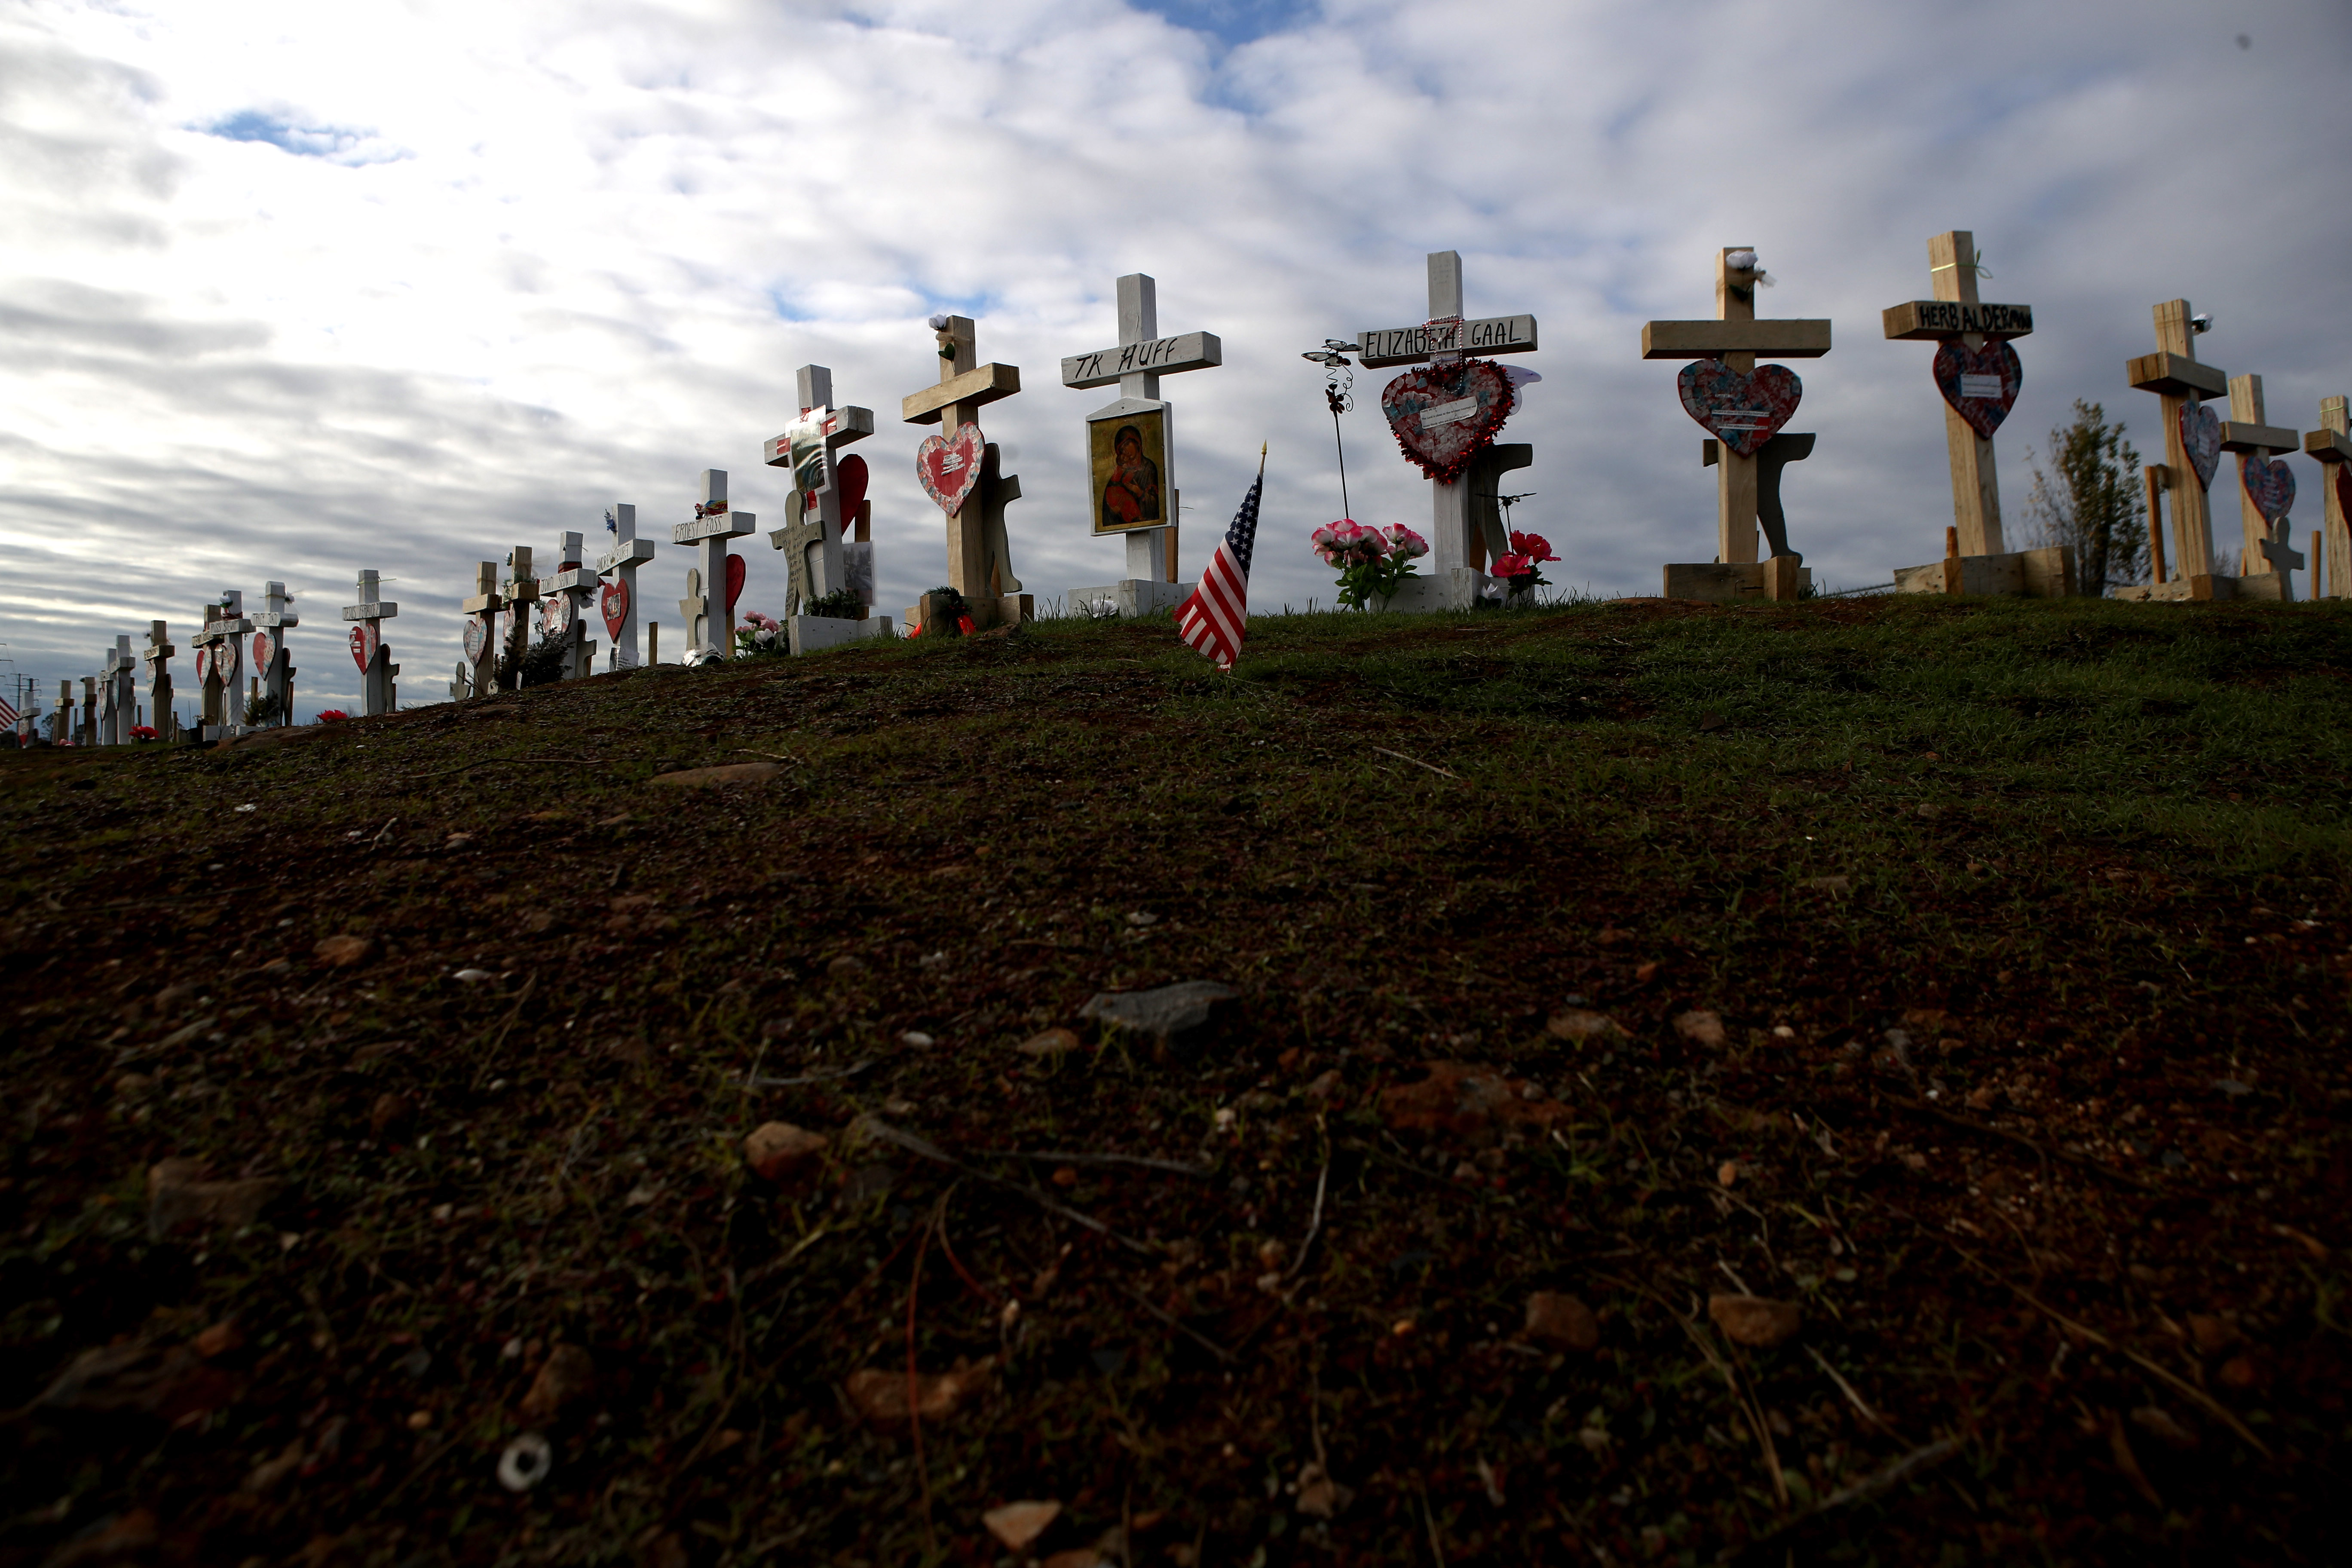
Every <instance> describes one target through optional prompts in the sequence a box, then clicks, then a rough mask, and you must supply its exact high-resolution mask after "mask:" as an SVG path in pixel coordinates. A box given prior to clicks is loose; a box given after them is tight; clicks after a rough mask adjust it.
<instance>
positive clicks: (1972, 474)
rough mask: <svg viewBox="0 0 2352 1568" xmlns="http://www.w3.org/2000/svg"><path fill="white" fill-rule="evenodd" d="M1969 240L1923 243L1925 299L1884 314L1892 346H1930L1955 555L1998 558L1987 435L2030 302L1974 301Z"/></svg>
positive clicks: (1996, 425) (2014, 362)
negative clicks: (1946, 453)
mask: <svg viewBox="0 0 2352 1568" xmlns="http://www.w3.org/2000/svg"><path fill="white" fill-rule="evenodd" d="M1979 270H1980V268H1979V267H1978V265H1977V244H1976V236H1975V235H1973V234H1971V233H1969V231H1968V230H1967V229H1964V228H1956V229H1952V230H1949V231H1948V232H1947V233H1944V234H1939V235H1937V236H1936V237H1934V238H1933V239H1930V240H1929V241H1928V242H1927V282H1928V288H1929V289H1930V291H1931V292H1933V293H1934V294H1935V296H1936V297H1935V298H1934V299H1932V300H1907V301H1906V302H1905V303H1903V304H1900V305H1892V306H1889V307H1888V308H1887V309H1886V310H1885V311H1884V312H1882V315H1883V318H1884V320H1885V329H1886V335H1887V336H1888V337H1889V338H1891V339H1893V340H1895V341H1896V342H1933V343H1934V344H1935V345H1936V359H1935V363H1934V365H1933V366H1932V367H1931V368H1932V370H1933V372H1934V374H1935V378H1936V390H1937V391H1938V392H1940V393H1942V394H1943V395H1944V438H1945V445H1946V446H1947V447H1948V448H1949V450H1950V453H1951V460H1952V521H1953V524H1954V525H1955V526H1956V527H1957V528H1958V530H1959V535H1960V553H1961V554H1962V555H1964V556H1967V555H2004V554H2007V553H2008V549H2009V547H2008V545H2007V544H2006V542H2004V541H2003V540H2002V537H2001V527H2000V482H1999V479H1998V478H1997V476H1996V475H1995V473H1994V469H1993V452H1992V433H1993V432H1994V431H1996V430H1998V429H2000V424H2001V421H2002V420H2004V419H2006V418H2008V417H2009V411H2010V409H2011V407H2013V406H2015V405H2016V403H2017V393H2018V388H2019V387H2020V386H2021V384H2023V382H2024V379H2025V371H2024V367H2023V366H2022V365H2021V364H2020V363H2018V358H2017V351H2016V350H2015V349H2013V348H2011V347H2010V340H2011V339H2012V338H2021V337H2023V336H2025V335H2026V334H2027V333H2029V332H2031V331H2033V307H2032V306H2031V305H1989V304H1986V303H1984V302H1983V301H1982V300H1979V299H1978V298H1977V274H1978V272H1979Z"/></svg>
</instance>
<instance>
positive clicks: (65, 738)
mask: <svg viewBox="0 0 2352 1568" xmlns="http://www.w3.org/2000/svg"><path fill="white" fill-rule="evenodd" d="M73 730H74V700H73V682H72V681H70V680H60V681H58V706H57V710H56V711H54V712H52V713H51V714H50V715H49V741H50V743H51V744H53V745H58V746H70V745H72V744H73Z"/></svg>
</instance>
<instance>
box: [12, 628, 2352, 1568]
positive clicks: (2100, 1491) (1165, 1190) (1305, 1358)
mask: <svg viewBox="0 0 2352 1568" xmlns="http://www.w3.org/2000/svg"><path fill="white" fill-rule="evenodd" d="M2347 674H2352V611H2347V609H2346V608H2344V607H2340V606H2335V605H2319V606H2308V605H2305V606H2290V607H2281V606H2260V605H2243V606H2238V605H2221V606H2170V605H2145V606H2143V605H2113V604H2022V603H2020V604H1979V603H1964V602H1946V601H1940V600H1937V601H1916V602H1904V603H1896V602H1892V601H1885V600H1876V601H1857V602H1816V603H1811V604H1807V605H1790V606H1764V607H1754V608H1741V609H1736V610H1734V609H1717V608H1701V607H1696V606H1689V605H1661V604H1640V603H1633V604H1614V605H1592V606H1584V607H1580V608H1574V609H1569V610H1561V611H1553V612H1541V613H1528V614H1512V615H1508V616H1504V615H1486V616H1477V617H1475V618H1444V617H1438V618H1429V619H1414V620H1403V619H1387V618H1375V617H1345V616H1308V617H1295V618H1286V619H1272V620H1262V621H1259V622H1257V623H1256V624H1255V626H1253V628H1252V636H1251V640H1250V650H1249V655H1248V657H1247V658H1245V660H1244V663H1243V665H1242V667H1241V668H1240V670H1239V672H1238V673H1237V674H1236V675H1235V676H1234V677H1231V678H1226V677H1221V676H1218V675H1216V674H1214V673H1213V672H1212V671H1211V670H1210V669H1209V668H1208V667H1207V666H1206V665H1205V664H1204V663H1203V662H1202V660H1200V659H1199V658H1196V657H1195V656H1193V655H1192V653H1191V652H1190V651H1189V650H1186V649H1184V648H1182V647H1179V646H1177V645H1176V644H1175V642H1174V640H1173V637H1172V635H1171V631H1170V630H1169V628H1168V626H1166V624H1165V623H1164V622H1163V623H1160V624H1157V625H1150V624H1138V625H1114V626H1103V625H1083V624H1071V625H1064V624H1047V625H1044V626H1036V627H1031V628H1025V629H1023V630H1021V631H1018V632H1015V633H1013V634H1010V635H992V636H989V637H980V638H976V639H971V640H969V641H963V642H950V643H945V644H940V645H937V646H930V647H925V646H920V645H908V644H899V645H896V646H891V647H875V648H865V649H858V650H853V651H845V652H840V653H835V654H828V655H824V656H819V657H815V658H806V659H801V660H795V661H763V662H759V663H754V664H741V665H736V666H732V667H728V668H720V669H714V670H691V671H689V670H685V669H679V668H662V669H657V670H650V671H640V672H635V673H632V674H629V675H625V676H617V677H604V678H600V679H593V680H589V681H583V682H579V683H576V684H571V685H565V686H562V687H557V688H542V689H533V690H530V691H528V692H524V693H520V694H510V695H504V696H500V697H497V698H494V699H491V700H488V701H484V702H481V703H478V704H473V705H468V706H465V707H439V708H433V709H427V710H416V711H413V712H408V713H404V714H400V715H397V716H394V717H391V718H387V719H383V720H374V721H353V722H348V723H343V724H338V725H334V726H331V727H329V728H327V729H324V730H314V731H297V732H292V733H291V735H290V738H284V739H275V740H269V741H265V742H244V743H240V744H237V745H236V746H232V747H228V748H223V749H214V750H204V749H195V748H184V749H177V750H163V749H157V748H137V749H131V750H126V751H118V752H81V753H71V752H35V753H26V754H17V755H11V756H9V757H8V758H6V759H5V762H0V845H5V867H6V871H5V878H6V889H5V901H0V910H5V914H0V920H5V947H6V951H7V952H8V953H9V954H10V955H11V958H10V962H9V967H8V985H7V991H6V995H5V1004H0V1005H5V1009H6V1010H5V1014H4V1015H0V1017H4V1018H5V1031H6V1032H5V1038H6V1039H7V1041H8V1047H7V1053H6V1057H5V1064H6V1082H5V1089H6V1091H7V1098H8V1100H9V1103H10V1108H11V1111H12V1114H11V1115H10V1116H9V1118H8V1119H7V1121H6V1122H5V1129H6V1138H7V1144H6V1160H7V1165H6V1170H5V1175H0V1287H5V1288H0V1312H5V1316H0V1343H5V1351H6V1353H5V1355H0V1382H5V1388H0V1405H7V1406H11V1407H15V1408H16V1414H15V1415H11V1416H10V1417H9V1418H8V1420H7V1423H6V1429H5V1435H0V1478H5V1491H6V1494H7V1496H8V1497H9V1498H10V1499H12V1500H13V1501H12V1503H11V1505H10V1507H11V1508H12V1509H14V1510H19V1511H16V1512H15V1513H14V1514H13V1516H12V1517H11V1518H9V1519H8V1520H6V1521H5V1522H0V1563H40V1562H44V1561H55V1562H60V1563H63V1562H99V1561H155V1562H196V1561H203V1562H224V1563H237V1562H244V1561H258V1562H266V1563H276V1562H285V1561H296V1560H299V1561H303V1562H310V1563H329V1562H336V1563H340V1562H366V1563H385V1564H393V1563H436V1562H443V1561H456V1562H467V1563H476V1562H478V1563H488V1562H507V1561H512V1562H541V1561H545V1562H562V1563H586V1562H643V1563H659V1564H673V1563H748V1562H754V1561H777V1562H823V1563H877V1564H878V1563H915V1562H941V1563H996V1562H999V1561H1004V1562H1025V1561H1028V1560H1030V1559H1045V1560H1048V1561H1050V1562H1052V1563H1054V1565H1055V1568H1074V1565H1075V1564H1078V1563H1085V1562H1089V1561H1094V1560H1096V1558H1097V1556H1098V1557H1099V1558H1100V1559H1101V1560H1102V1561H1105V1562H1118V1563H1124V1562H1129V1561H1131V1562H1132V1563H1155V1564H1157V1563H1175V1564H1181V1563H1215V1564H1243V1563H1286V1562H1294V1561H1295V1562H1302V1563H1326V1562H1330V1563H1375V1562H1381V1563H1386V1562H1393V1563H1430V1562H1436V1561H1443V1562H1444V1563H1453V1564H1458V1563H1474V1562H1492V1563H1522V1562H1583V1563H1592V1562H1601V1561H1613V1562H1633V1561H1648V1560H1651V1559H1653V1558H1655V1559H1657V1560H1662V1561H1673V1562H1683V1563H1696V1562H1702V1561H1714V1560H1716V1559H1717V1557H1718V1555H1720V1554H1723V1553H1727V1552H1735V1553H1743V1552H1744V1553H1745V1556H1744V1559H1743V1560H1745V1561H1750V1562H1756V1563H1763V1562H1771V1563H1781V1562H1785V1561H1790V1560H1791V1559H1792V1557H1793V1560H1795V1561H1800V1562H1810V1561H1822V1562H1857V1563H1859V1562H1870V1561H1877V1562H1884V1563H1977V1562H1985V1563H2014V1562H2019V1561H2026V1560H2032V1561H2046V1562H2055V1563H2074V1562H2095V1561H2137V1562H2145V1561H2150V1560H2154V1559H2156V1558H2157V1557H2158V1556H2162V1557H2165V1558H2168V1559H2169V1558H2176V1557H2178V1558H2193V1559H2197V1560H2200V1561H2241V1560H2242V1561H2246V1562H2265V1563H2276V1562H2286V1561H2323V1560H2328V1559H2330V1558H2340V1556H2341V1554H2342V1552H2343V1551H2344V1542H2343V1540H2342V1536H2341V1530H2342V1525H2341V1522H2340V1521H2341V1517H2342V1510H2341V1505H2340V1498H2339V1500H2338V1502H2337V1503H2336V1504H2330V1503H2328V1502H2327V1501H2326V1498H2327V1497H2328V1496H2330V1495H2336V1488H2337V1487H2338V1486H2340V1477H2341V1475H2342V1473H2343V1471H2344V1469H2345V1468H2346V1462H2347V1458H2352V1455H2347V1441H2346V1439H2347V1425H2346V1423H2347V1415H2346V1409H2345V1403H2344V1390H2345V1386H2346V1371H2347V1354H2346V1350H2347V1346H2346V1338H2345V1334H2346V1312H2347V1305H2346V1286H2347V1270H2346V1267H2345V1262H2344V1253H2343V1250H2342V1247H2343V1244H2344V1243H2345V1242H2346V1241H2347V1240H2352V1237H2347V1234H2346V1232H2345V1229H2344V1224H2343V1215H2344V1213H2345V1212H2346V1207H2347V1202H2352V1160H2348V1159H2347V1156H2352V1139H2347V1135H2346V1133H2345V1131H2344V1130H2343V1127H2342V1124H2341V1123H2342V1110H2343V1105H2344V1102H2345V1100H2346V1098H2347V1093H2352V1083H2347V1068H2346V1061H2347V1043H2352V1041H2347V1037H2352V1026H2347V983H2352V952H2347V949H2352V936H2347V923H2346V922H2347V919H2352V910H2347V900H2346V898H2345V886H2346V872H2347V859H2352V813H2347V789H2352V785H2347V780H2352V722H2347V721H2352V679H2347ZM738 764H770V765H769V766H766V767H756V766H755V767H754V769H753V770H752V771H753V772H755V773H762V774H764V776H760V777H749V778H743V777H739V778H736V779H734V780H733V781H732V782H727V783H722V784H717V785H713V786H709V787H689V786H681V785H679V784H676V783H674V782H661V781H660V775H662V774H665V773H676V772H678V771H681V770H687V769H697V768H703V767H710V766H722V765H738ZM1185 981H1215V982H1222V983H1224V984H1227V985H1229V986H1230V987H1231V988H1233V989H1234V991H1235V992H1236V993H1237V996H1236V997H1235V998H1234V1000H1232V1001H1230V1002H1228V1003H1224V1004H1222V1005H1220V1006H1219V1007H1218V1009H1217V1010H1216V1012H1215V1014H1214V1016H1213V1018H1212V1020H1211V1022H1210V1023H1209V1025H1208V1026H1206V1027H1205V1028H1202V1029H1201V1030H1197V1031H1195V1032H1193V1033H1192V1034H1190V1035H1180V1036H1178V1037H1174V1038H1170V1039H1160V1038H1155V1037H1152V1036H1151V1035H1150V1034H1149V1033H1148V1032H1147V1031H1143V1030H1140V1029H1131V1028H1123V1027H1119V1026H1110V1025H1106V1024H1104V1023H1102V1022H1101V1021H1100V1020H1099V1019H1097V1018H1092V1017H1089V1016H1087V1014H1086V1011H1085V1007H1086V1004H1087V1002H1088V999H1089V998H1090V997H1092V996H1094V995H1096V994H1097V993H1104V992H1129V991H1135V990H1139V989H1145V988H1150V987H1156V986H1160V985H1163V984H1172V983H1177V982H1185ZM1055 1031H1066V1032H1065V1033H1055ZM771 1122H782V1123H789V1124H791V1125H792V1126H793V1127H796V1128H798V1129H801V1130H803V1131H806V1132H809V1133H814V1134H818V1135H821V1136H822V1137H823V1138H824V1143H823V1145H822V1147H821V1148H815V1152H810V1153H807V1154H805V1155H803V1156H802V1157H800V1158H799V1159H798V1160H797V1162H793V1161H792V1160H790V1159H789V1158H788V1156H789V1155H791V1153H792V1152H793V1149H794V1148H797V1147H799V1146H800V1145H797V1144H789V1143H782V1142H775V1140H777V1139H778V1138H779V1137H780V1136H781V1135H778V1134H774V1133H771V1134H770V1135H769V1141H768V1142H762V1143H761V1145H760V1152H762V1153H763V1154H770V1155H773V1156H774V1159H773V1161H772V1164H771V1170H772V1179H771V1177H770V1176H763V1175H761V1174H760V1173H755V1172H754V1171H752V1170H751V1169H749V1168H747V1163H746V1155H745V1150H744V1141H745V1138H746V1135H747V1134H750V1133H751V1132H752V1131H753V1130H754V1129H755V1128H759V1127H761V1126H762V1125H763V1124H766V1123H771ZM806 1142H807V1143H808V1144H809V1146H811V1147H814V1141H813V1140H812V1141H806ZM1539 1293H1549V1294H1542V1295H1539ZM1531 1298H1534V1299H1535V1300H1533V1302H1532V1304H1531ZM1561 1298H1573V1299H1574V1303H1570V1302H1569V1301H1566V1300H1561ZM1718 1298H1721V1300H1718ZM1575 1303H1580V1305H1578V1304H1575ZM1792 1330H1793V1331H1792ZM910 1372H911V1375H912V1377H913V1378H914V1379H915V1382H914V1384H913V1389H914V1393H915V1394H916V1399H915V1401H914V1407H915V1413H916V1415H917V1417H918V1419H917V1420H916V1421H915V1422H913V1423H912V1424H911V1425H910V1424H909V1423H908V1420H907V1415H908V1386H909V1384H908V1379H909V1376H910ZM524 1434H537V1435H538V1436H539V1437H541V1438H543V1439H544V1440H545V1444H546V1447H545V1449H544V1450H543V1451H542V1450H541V1449H540V1448H539V1447H537V1444H536V1441H535V1440H534V1439H532V1438H529V1437H523V1435H524ZM519 1437H522V1441H521V1442H520V1444H517V1439H518V1438H519ZM510 1445H511V1446H512V1447H510ZM502 1462H504V1463H505V1464H506V1465H507V1466H508V1469H509V1479H512V1480H514V1481H518V1482H520V1481H527V1480H530V1479H531V1478H532V1477H533V1476H534V1475H536V1474H537V1473H538V1470H539V1468H541V1466H542V1463H544V1475H543V1477H541V1478H540V1479H537V1481H536V1484H535V1485H531V1486H529V1487H528V1488H527V1489H520V1490H518V1489H509V1486H508V1485H507V1484H504V1483H502V1481H501V1479H500V1475H499V1470H500V1466H501V1463H502ZM2330 1475H2334V1476H2336V1477H2337V1478H2338V1480H2337V1481H2334V1482H2331V1481H2329V1480H2328V1479H2327V1478H2328V1477H2329V1476H2330ZM1013 1500H1052V1501H1055V1502H1058V1503H1059V1504H1061V1505H1062V1506H1061V1509H1060V1511H1059V1513H1058V1514H1057V1515H1056V1516H1055V1518H1054V1519H1053V1520H1052V1521H1051V1522H1050V1523H1049V1524H1048V1525H1047V1526H1046V1527H1045V1529H1044V1530H1043V1531H1042V1532H1040V1533H1037V1534H1036V1535H1035V1536H1034V1539H1026V1540H1024V1543H1023V1544H1022V1546H1021V1548H1020V1550H1019V1551H1018V1552H1014V1551H1012V1550H1011V1549H1009V1548H1008V1547H1007V1546H1006V1545H1004V1544H1003V1542H1000V1540H999V1539H997V1538H996V1537H994V1536H992V1535H991V1534H990V1533H989V1532H988V1531H987V1530H986V1529H984V1528H983V1525H982V1517H981V1516H982V1513H983V1512H984V1511H986V1510H992V1509H995V1508H997V1507H998V1506H999V1505H1002V1504H1004V1503H1007V1502H1009V1501H1013ZM1003 1522H1004V1521H1002V1520H1000V1523H1003ZM1005 1528H1006V1530H1007V1531H1008V1532H1009V1533H1011V1534H1012V1535H1013V1537H1014V1538H1015V1539H1022V1536H1021V1532H1020V1531H1018V1530H1014V1529H1013V1528H1012V1526H1011V1525H1009V1524H1007V1525H1006V1527H1005ZM52 1553H58V1554H59V1555H56V1556H54V1557H53V1556H52ZM1056 1554H1058V1555H1056Z"/></svg>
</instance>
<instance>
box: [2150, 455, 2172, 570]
mask: <svg viewBox="0 0 2352 1568" xmlns="http://www.w3.org/2000/svg"><path fill="white" fill-rule="evenodd" d="M2171 474H2172V470H2171V469H2170V468H2155V467H2152V468H2148V469H2147V473H2146V476H2145V477H2146V479H2147V563H2148V566H2149V567H2150V569H2151V570H2150V573H2149V576H2148V581H2150V582H2152V583H2161V582H2163V581H2164V488H2165V483H2166V481H2167V480H2168V479H2169V478H2170V477H2171Z"/></svg>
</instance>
